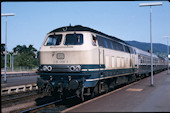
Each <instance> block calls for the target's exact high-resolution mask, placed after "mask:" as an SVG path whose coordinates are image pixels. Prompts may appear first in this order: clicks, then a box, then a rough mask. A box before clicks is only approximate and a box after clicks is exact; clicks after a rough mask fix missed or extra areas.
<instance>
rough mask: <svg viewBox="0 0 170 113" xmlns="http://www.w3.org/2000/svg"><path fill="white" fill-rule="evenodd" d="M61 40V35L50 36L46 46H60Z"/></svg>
mask: <svg viewBox="0 0 170 113" xmlns="http://www.w3.org/2000/svg"><path fill="white" fill-rule="evenodd" d="M61 39H62V35H55V34H54V35H50V36H48V39H47V43H46V46H49V45H60V43H61Z"/></svg>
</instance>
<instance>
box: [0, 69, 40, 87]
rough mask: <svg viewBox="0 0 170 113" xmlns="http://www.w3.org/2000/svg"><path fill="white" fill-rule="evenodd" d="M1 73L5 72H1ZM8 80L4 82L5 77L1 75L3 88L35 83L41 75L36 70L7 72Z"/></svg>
mask: <svg viewBox="0 0 170 113" xmlns="http://www.w3.org/2000/svg"><path fill="white" fill-rule="evenodd" d="M1 74H3V73H2V72H1ZM6 76H7V82H6V83H4V77H3V75H1V88H5V87H12V86H19V85H27V84H35V83H36V82H37V78H38V77H39V75H37V74H36V73H35V71H24V72H23V71H22V72H7V75H6Z"/></svg>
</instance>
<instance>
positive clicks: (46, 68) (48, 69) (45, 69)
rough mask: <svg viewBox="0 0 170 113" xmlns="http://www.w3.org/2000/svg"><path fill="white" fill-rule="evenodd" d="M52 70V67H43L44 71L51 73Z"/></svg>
mask: <svg viewBox="0 0 170 113" xmlns="http://www.w3.org/2000/svg"><path fill="white" fill-rule="evenodd" d="M52 69H53V68H52V67H51V66H43V71H51V70H52Z"/></svg>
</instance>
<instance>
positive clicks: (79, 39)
mask: <svg viewBox="0 0 170 113" xmlns="http://www.w3.org/2000/svg"><path fill="white" fill-rule="evenodd" d="M82 44H83V35H82V34H76V33H74V34H67V35H66V39H65V43H64V45H82Z"/></svg>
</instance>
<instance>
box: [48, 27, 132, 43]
mask: <svg viewBox="0 0 170 113" xmlns="http://www.w3.org/2000/svg"><path fill="white" fill-rule="evenodd" d="M66 31H90V32H93V33H96V34H100V35H104V36H106V37H109V38H111V39H114V40H115V41H119V42H123V43H126V42H125V41H123V40H121V39H118V38H116V37H114V36H109V35H107V34H105V33H102V32H100V31H97V30H94V29H92V28H89V27H84V26H81V25H75V26H64V27H60V28H57V29H54V30H52V31H51V32H49V33H53V32H66ZM126 44H127V43H126ZM128 45H129V44H128Z"/></svg>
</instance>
